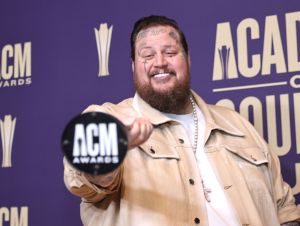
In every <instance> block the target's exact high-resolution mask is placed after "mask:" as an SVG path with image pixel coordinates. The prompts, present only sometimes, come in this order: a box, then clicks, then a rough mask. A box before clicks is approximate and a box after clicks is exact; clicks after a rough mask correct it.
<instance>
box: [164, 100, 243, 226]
mask: <svg viewBox="0 0 300 226" xmlns="http://www.w3.org/2000/svg"><path fill="white" fill-rule="evenodd" d="M196 110H197V116H198V142H197V150H196V155H195V157H196V160H197V164H198V168H199V171H200V174H201V178H202V181H203V182H202V183H203V184H204V188H205V189H209V190H210V192H209V193H207V194H208V200H209V201H207V200H206V208H207V214H208V221H209V225H210V226H238V225H239V223H238V220H237V218H236V216H235V214H234V210H233V208H232V207H231V205H230V203H229V202H228V200H227V198H226V196H225V193H224V191H223V189H222V187H221V186H220V184H219V182H218V180H217V178H216V175H215V174H214V171H213V169H212V167H211V164H210V162H209V161H208V158H207V156H206V153H205V152H204V133H205V119H204V116H203V114H202V112H201V110H200V108H199V107H198V106H197V107H196ZM163 114H165V115H166V116H167V117H169V118H171V119H173V120H175V121H177V122H179V123H181V124H182V125H183V126H184V128H185V129H186V131H187V134H188V136H189V138H190V142H191V144H193V143H194V140H193V139H194V130H195V126H194V120H193V113H191V114H186V115H177V114H169V113H163Z"/></svg>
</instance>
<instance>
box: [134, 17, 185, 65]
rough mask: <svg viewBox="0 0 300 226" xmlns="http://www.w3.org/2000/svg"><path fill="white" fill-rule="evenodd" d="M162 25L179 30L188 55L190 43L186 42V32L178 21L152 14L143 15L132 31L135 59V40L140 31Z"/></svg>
mask: <svg viewBox="0 0 300 226" xmlns="http://www.w3.org/2000/svg"><path fill="white" fill-rule="evenodd" d="M160 25H162V26H171V27H173V28H174V29H175V30H176V31H177V32H178V34H179V38H180V42H181V45H182V47H183V50H184V51H185V53H186V55H188V52H189V49H188V44H187V42H186V38H185V36H184V33H183V32H182V31H181V29H180V28H179V26H178V24H177V22H176V21H175V20H173V19H170V18H168V17H165V16H157V15H151V16H147V17H142V18H141V19H139V20H138V21H136V22H135V24H134V27H133V30H132V32H131V37H130V44H131V59H132V60H133V61H134V59H135V41H136V38H137V35H138V33H139V32H140V31H141V30H144V29H147V28H149V27H155V26H160Z"/></svg>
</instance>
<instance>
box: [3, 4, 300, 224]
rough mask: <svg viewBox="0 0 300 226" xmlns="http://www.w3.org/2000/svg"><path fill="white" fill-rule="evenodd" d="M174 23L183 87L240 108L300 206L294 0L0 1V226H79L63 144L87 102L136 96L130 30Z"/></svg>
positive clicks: (299, 11) (298, 19)
mask: <svg viewBox="0 0 300 226" xmlns="http://www.w3.org/2000/svg"><path fill="white" fill-rule="evenodd" d="M151 14H156V15H166V16H168V17H171V18H174V19H175V20H177V22H178V23H179V25H180V26H181V27H182V29H183V31H184V32H185V34H186V37H187V40H188V43H189V47H190V53H191V62H192V69H191V77H192V88H193V89H194V90H195V91H196V92H198V93H199V94H200V95H201V96H202V97H203V98H204V99H205V100H206V101H207V102H208V103H212V104H218V105H223V106H227V107H229V108H232V109H235V110H236V111H238V112H240V113H241V114H242V115H243V116H244V117H245V118H247V119H249V121H251V123H253V124H254V126H255V127H256V129H257V130H258V131H259V133H260V134H261V135H262V136H263V137H264V138H265V139H266V140H267V141H268V143H269V144H270V146H271V147H272V148H273V150H274V151H275V152H276V153H277V154H278V156H279V158H280V162H281V165H282V174H283V176H284V180H285V181H287V182H288V183H289V184H290V185H291V187H292V189H293V192H294V194H295V197H296V200H297V203H300V162H299V161H300V2H299V0H287V1H279V0H272V1H271V0H265V1H260V0H252V1H239V0H227V1H224V0H213V1H212V0H203V1H185V2H183V1H179V0H173V1H165V0H151V1H140V0H128V1H124V0H110V1H105V0H90V1H79V0H75V1H71V0H63V1H40V0H26V1H17V0H10V1H2V2H1V7H0V134H1V136H0V143H1V144H0V153H1V154H0V164H1V165H0V181H1V189H0V225H1V226H27V225H30V226H41V225H43V226H53V225H57V226H66V225H72V226H79V225H82V224H81V221H80V216H79V204H80V200H79V198H76V197H74V196H72V195H71V194H70V193H69V192H68V191H67V190H66V188H65V187H64V184H63V164H62V158H63V154H62V151H61V148H60V138H61V135H62V131H63V129H64V127H65V125H66V124H67V122H68V121H69V120H70V119H71V118H72V117H74V116H75V115H77V114H79V113H80V112H81V111H82V110H83V109H85V108H86V107H87V106H88V105H90V104H96V103H103V102H106V101H110V102H115V103H117V102H119V101H121V100H122V99H124V98H127V97H130V96H133V94H134V88H133V85H132V73H131V60H130V42H129V38H130V33H131V29H132V26H133V23H134V22H135V21H136V20H137V19H139V18H140V17H142V16H148V15H151Z"/></svg>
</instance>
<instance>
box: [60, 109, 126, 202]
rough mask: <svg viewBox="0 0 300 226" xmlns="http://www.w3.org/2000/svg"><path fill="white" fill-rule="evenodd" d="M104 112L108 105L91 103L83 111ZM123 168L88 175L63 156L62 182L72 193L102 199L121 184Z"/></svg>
mask: <svg viewBox="0 0 300 226" xmlns="http://www.w3.org/2000/svg"><path fill="white" fill-rule="evenodd" d="M92 111H98V112H105V113H108V112H109V111H110V110H109V108H108V107H103V105H102V106H99V105H91V106H89V107H88V108H87V109H85V110H84V112H92ZM122 172H123V168H122V166H120V167H119V168H117V169H116V170H115V171H114V172H112V173H109V174H108V175H100V176H89V175H87V174H85V173H83V172H80V171H78V170H77V169H75V168H74V167H72V166H71V164H69V163H68V161H67V160H66V159H65V158H64V183H65V186H66V187H67V189H68V190H69V191H70V192H71V193H72V194H74V195H76V196H79V197H81V198H83V199H84V200H86V201H88V202H92V203H96V202H99V201H101V200H103V199H104V198H105V197H107V196H108V195H110V194H112V193H114V192H116V191H117V190H118V189H119V187H120V184H121V180H122Z"/></svg>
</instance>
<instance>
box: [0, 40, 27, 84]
mask: <svg viewBox="0 0 300 226" xmlns="http://www.w3.org/2000/svg"><path fill="white" fill-rule="evenodd" d="M0 52H1V56H0V88H3V87H13V86H22V85H30V84H31V42H25V43H15V44H13V45H11V44H8V45H5V46H3V47H2V48H1V49H0Z"/></svg>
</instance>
